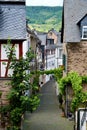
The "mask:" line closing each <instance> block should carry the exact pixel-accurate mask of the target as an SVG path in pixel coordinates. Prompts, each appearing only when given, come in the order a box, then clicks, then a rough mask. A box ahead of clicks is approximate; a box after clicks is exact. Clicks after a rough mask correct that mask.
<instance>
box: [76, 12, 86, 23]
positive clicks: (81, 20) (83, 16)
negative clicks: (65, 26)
mask: <svg viewBox="0 0 87 130" xmlns="http://www.w3.org/2000/svg"><path fill="white" fill-rule="evenodd" d="M86 16H87V14H85V15H84V16H83V17H82V18H81V19H80V20H79V21H78V22H77V25H79V24H80V22H81V21H82V20H83V19H84V18H85V17H86Z"/></svg>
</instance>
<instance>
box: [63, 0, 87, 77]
mask: <svg viewBox="0 0 87 130" xmlns="http://www.w3.org/2000/svg"><path fill="white" fill-rule="evenodd" d="M86 5H87V1H85V0H83V1H82V0H76V1H72V0H69V1H68V0H64V9H63V22H62V28H63V29H62V42H63V54H64V60H65V61H64V62H65V63H64V66H65V73H66V74H67V73H69V72H70V71H76V72H78V73H79V74H80V75H87V67H86V66H87V51H86V50H87V6H86Z"/></svg>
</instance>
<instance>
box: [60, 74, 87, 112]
mask: <svg viewBox="0 0 87 130" xmlns="http://www.w3.org/2000/svg"><path fill="white" fill-rule="evenodd" d="M83 83H87V76H80V75H79V74H78V73H76V72H70V73H69V74H68V75H67V76H66V77H63V78H61V79H60V81H59V86H60V90H61V93H62V94H63V95H65V89H66V87H67V86H68V85H70V86H71V87H72V89H73V92H74V96H73V99H72V103H71V110H72V111H73V112H74V111H75V110H76V109H78V107H80V106H85V105H86V104H85V103H86V101H87V92H84V91H83V86H82V84H83Z"/></svg>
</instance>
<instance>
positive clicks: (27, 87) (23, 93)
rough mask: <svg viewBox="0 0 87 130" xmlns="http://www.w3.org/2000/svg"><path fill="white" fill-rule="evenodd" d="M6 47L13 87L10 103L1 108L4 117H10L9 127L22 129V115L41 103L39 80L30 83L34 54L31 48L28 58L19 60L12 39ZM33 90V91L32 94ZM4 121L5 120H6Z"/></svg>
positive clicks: (16, 129)
mask: <svg viewBox="0 0 87 130" xmlns="http://www.w3.org/2000/svg"><path fill="white" fill-rule="evenodd" d="M5 49H6V54H7V57H8V59H9V60H10V64H9V68H10V69H12V70H13V74H12V75H10V77H11V83H10V85H11V89H10V91H9V94H8V95H7V99H8V101H9V105H8V106H3V107H2V108H1V109H0V113H1V115H3V117H4V116H6V117H8V126H7V129H12V130H20V123H21V117H22V115H23V114H24V112H25V111H26V110H27V111H31V112H32V111H34V110H35V109H36V108H37V106H38V105H39V103H40V99H39V96H38V93H36V91H37V87H38V83H37V82H38V80H37V81H36V80H35V78H34V81H33V82H32V83H30V78H31V77H32V74H31V73H28V69H30V61H31V60H32V59H33V57H34V56H33V54H32V53H31V49H29V50H28V51H27V53H26V58H23V57H20V59H19V60H17V59H16V55H15V48H14V47H12V45H11V41H9V40H8V46H5ZM35 74H36V73H35ZM35 76H36V75H35ZM35 76H34V77H35ZM37 78H38V77H37ZM31 90H32V92H31V94H30V91H31ZM3 121H4V122H5V120H3Z"/></svg>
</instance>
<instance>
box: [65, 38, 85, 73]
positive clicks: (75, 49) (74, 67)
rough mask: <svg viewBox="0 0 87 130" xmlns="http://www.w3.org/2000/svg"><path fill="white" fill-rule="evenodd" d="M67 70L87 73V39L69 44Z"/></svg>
mask: <svg viewBox="0 0 87 130" xmlns="http://www.w3.org/2000/svg"><path fill="white" fill-rule="evenodd" d="M66 47H67V72H70V71H76V72H78V73H79V74H80V75H87V41H81V42H80V43H68V44H67V46H66Z"/></svg>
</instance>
